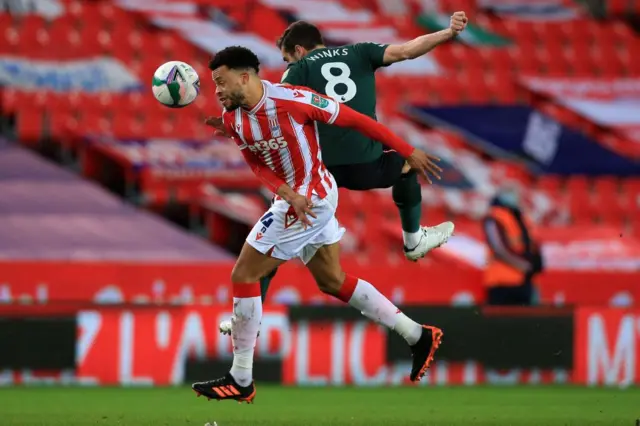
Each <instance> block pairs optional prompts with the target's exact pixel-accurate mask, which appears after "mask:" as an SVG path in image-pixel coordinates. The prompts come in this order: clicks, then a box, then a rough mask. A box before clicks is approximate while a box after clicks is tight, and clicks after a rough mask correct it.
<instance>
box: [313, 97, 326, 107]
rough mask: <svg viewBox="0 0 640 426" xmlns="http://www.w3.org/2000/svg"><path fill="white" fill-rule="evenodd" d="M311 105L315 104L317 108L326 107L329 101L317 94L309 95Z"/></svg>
mask: <svg viewBox="0 0 640 426" xmlns="http://www.w3.org/2000/svg"><path fill="white" fill-rule="evenodd" d="M311 105H315V106H317V107H318V108H326V107H328V106H329V101H328V100H326V99H325V98H322V97H320V96H318V95H311Z"/></svg>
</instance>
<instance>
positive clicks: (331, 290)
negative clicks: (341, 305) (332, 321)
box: [317, 270, 345, 296]
mask: <svg viewBox="0 0 640 426" xmlns="http://www.w3.org/2000/svg"><path fill="white" fill-rule="evenodd" d="M344 279H345V273H344V271H342V270H338V271H335V272H331V273H328V274H326V275H324V276H323V277H322V278H321V279H319V280H317V284H318V289H319V290H320V291H321V292H323V293H325V294H329V295H331V296H335V295H337V294H338V293H339V292H340V287H342V283H343V282H344Z"/></svg>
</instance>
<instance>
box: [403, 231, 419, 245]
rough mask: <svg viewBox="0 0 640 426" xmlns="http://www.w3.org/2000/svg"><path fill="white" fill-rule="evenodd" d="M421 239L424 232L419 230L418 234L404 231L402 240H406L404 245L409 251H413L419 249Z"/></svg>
mask: <svg viewBox="0 0 640 426" xmlns="http://www.w3.org/2000/svg"><path fill="white" fill-rule="evenodd" d="M420 238H422V231H421V230H418V231H416V232H406V231H402V239H403V240H404V245H405V247H407V248H408V249H409V250H413V249H414V248H416V247H418V244H420Z"/></svg>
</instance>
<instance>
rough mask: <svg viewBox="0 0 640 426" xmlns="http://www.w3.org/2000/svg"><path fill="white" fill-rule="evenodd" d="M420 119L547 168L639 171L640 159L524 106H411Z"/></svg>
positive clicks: (551, 170)
mask: <svg viewBox="0 0 640 426" xmlns="http://www.w3.org/2000/svg"><path fill="white" fill-rule="evenodd" d="M409 112H410V114H411V115H412V116H413V117H414V118H415V119H417V120H418V121H421V122H424V123H428V124H437V125H440V126H444V127H448V128H451V129H454V130H457V131H459V132H461V133H463V134H464V135H466V136H467V138H468V140H469V141H470V142H471V143H474V144H476V145H478V146H480V148H482V149H483V150H485V151H487V152H490V153H491V154H493V155H497V156H504V157H514V156H515V157H518V158H520V159H524V160H527V161H529V163H530V164H532V165H535V166H537V168H539V169H542V170H544V171H545V172H547V173H555V174H560V175H569V174H588V175H605V174H606V175H618V176H637V175H638V171H639V170H640V163H638V162H636V161H634V160H633V159H629V158H626V157H623V156H620V155H618V154H616V153H614V152H613V151H610V150H609V149H607V148H606V147H604V146H602V145H601V144H599V143H598V142H597V141H595V140H593V139H591V138H590V137H588V136H585V135H584V134H582V133H580V132H578V131H576V130H573V129H571V128H569V127H567V126H564V125H563V124H561V123H559V122H557V121H556V120H555V119H553V118H551V117H549V116H546V115H544V114H542V113H540V112H538V111H537V110H535V109H533V108H531V107H528V106H521V105H517V106H515V105H514V106H494V105H492V106H455V107H438V108H431V107H414V108H410V110H409Z"/></svg>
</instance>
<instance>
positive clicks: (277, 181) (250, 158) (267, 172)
mask: <svg viewBox="0 0 640 426" xmlns="http://www.w3.org/2000/svg"><path fill="white" fill-rule="evenodd" d="M240 152H241V153H242V156H243V157H244V159H245V161H246V162H247V164H248V165H249V167H251V170H252V171H253V173H254V174H255V175H256V177H257V178H258V179H260V181H261V182H262V183H263V184H264V185H265V186H266V187H267V188H269V190H270V191H271V192H273V193H274V194H275V193H276V192H277V191H278V188H280V187H281V186H282V185H284V184H285V183H286V182H285V181H284V180H282V179H281V178H280V177H279V176H278V175H276V173H275V172H274V171H273V170H271V169H270V168H269V167H267V165H266V164H264V163H263V162H262V161H260V159H259V158H258V156H257V155H256V154H254V153H253V152H251V151H250V150H248V149H241V150H240Z"/></svg>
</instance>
